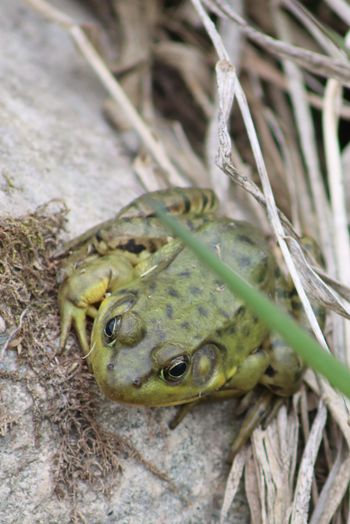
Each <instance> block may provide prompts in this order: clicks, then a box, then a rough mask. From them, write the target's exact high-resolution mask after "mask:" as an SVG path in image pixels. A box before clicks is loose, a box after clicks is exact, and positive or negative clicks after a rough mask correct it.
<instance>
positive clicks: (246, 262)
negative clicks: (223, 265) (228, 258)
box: [238, 256, 253, 267]
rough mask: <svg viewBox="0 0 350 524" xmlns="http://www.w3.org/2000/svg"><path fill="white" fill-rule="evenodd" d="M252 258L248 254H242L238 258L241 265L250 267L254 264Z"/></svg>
mask: <svg viewBox="0 0 350 524" xmlns="http://www.w3.org/2000/svg"><path fill="white" fill-rule="evenodd" d="M252 262H253V260H252V258H251V257H248V256H242V257H239V258H238V264H239V266H240V267H249V266H251V265H252Z"/></svg>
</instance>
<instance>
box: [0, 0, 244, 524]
mask: <svg viewBox="0 0 350 524" xmlns="http://www.w3.org/2000/svg"><path fill="white" fill-rule="evenodd" d="M57 5H60V6H61V7H62V8H66V9H68V10H69V9H71V8H72V6H71V2H69V0H62V1H60V2H57ZM73 7H74V9H75V13H77V14H78V16H79V17H80V19H83V20H86V19H88V15H87V14H86V13H84V12H81V11H80V9H79V8H77V6H73ZM0 27H1V31H0V48H1V49H2V50H3V52H2V53H1V56H0V76H1V88H0V89H1V98H0V209H1V216H2V217H3V216H7V215H8V216H10V215H11V216H14V215H15V216H19V215H22V214H24V213H26V212H28V211H33V210H34V209H35V208H36V207H37V206H38V205H40V204H42V203H45V202H47V201H48V200H50V199H53V198H60V199H63V200H64V201H65V202H66V203H67V205H68V207H69V209H70V211H69V215H68V218H69V223H68V233H67V234H68V236H74V235H76V234H79V233H80V232H82V231H84V230H85V229H86V228H87V227H89V226H91V225H93V224H95V223H97V222H98V221H101V220H104V219H106V218H109V217H111V216H113V214H114V213H115V212H116V211H117V210H118V209H119V208H120V207H122V205H125V204H126V203H128V202H129V201H130V200H131V199H132V198H134V197H135V196H137V195H138V194H141V192H142V188H141V187H140V186H139V185H138V184H137V181H136V179H135V178H134V176H133V174H132V170H131V166H130V160H129V159H128V157H127V155H126V154H125V152H124V150H123V147H122V145H121V143H120V142H119V141H118V137H117V136H116V133H115V132H114V131H113V130H112V129H111V128H110V127H109V126H108V125H107V124H106V122H105V120H104V119H103V117H102V115H101V109H100V108H101V105H102V102H103V100H104V97H105V93H104V90H103V88H102V87H101V86H100V85H99V82H98V80H96V78H95V77H94V75H93V73H92V72H91V71H90V69H89V67H88V66H87V65H86V64H85V63H84V61H83V59H82V58H81V57H80V56H79V54H78V53H77V51H76V50H75V49H74V46H73V45H72V43H71V41H70V39H69V37H68V36H67V35H66V33H65V32H64V31H63V30H61V29H60V28H58V27H56V26H55V25H53V24H51V23H49V22H47V21H45V20H43V19H42V18H40V16H39V15H37V14H36V13H34V12H32V11H31V9H30V8H29V7H27V6H26V4H25V3H24V2H21V1H20V0H2V2H1V9H0ZM4 51H5V52H4ZM4 364H5V365H7V366H8V367H9V368H12V369H14V368H16V359H15V355H14V352H12V351H8V353H7V355H6V359H5V361H4V363H3V364H2V366H4ZM96 394H97V395H98V393H96ZM38 395H39V396H40V395H45V391H41V390H40V388H38ZM0 400H1V402H2V403H3V407H4V408H6V409H7V412H10V413H11V414H13V417H14V419H16V424H14V425H13V426H12V427H11V421H10V422H9V429H8V431H7V432H6V434H5V435H4V436H0V464H1V468H0V522H1V523H2V524H10V523H18V522H21V523H22V524H27V523H28V524H29V523H30V524H31V523H41V522H43V523H44V522H45V523H56V522H60V523H61V524H64V523H68V522H70V519H71V505H70V502H69V500H67V499H63V500H59V499H57V497H56V496H55V494H54V493H53V489H54V486H53V476H52V457H53V455H54V453H55V441H54V439H53V433H52V429H51V427H50V421H49V420H48V421H47V422H46V423H45V424H44V425H43V426H42V427H41V439H40V442H39V447H35V445H34V435H33V419H32V413H31V410H32V397H31V396H30V395H29V394H28V391H27V389H26V387H25V385H23V384H21V383H13V382H9V381H5V380H3V381H1V398H0ZM99 402H100V409H99V423H101V424H102V425H103V427H105V428H106V429H107V430H109V431H112V432H117V433H118V434H119V435H121V436H122V437H124V438H125V439H127V440H128V441H130V442H132V444H133V445H134V446H135V447H136V448H137V450H139V451H140V453H141V454H142V455H143V457H144V458H145V459H146V460H148V461H149V462H151V463H153V464H154V465H156V466H157V467H158V468H159V469H160V470H161V471H163V472H164V473H166V474H167V475H168V476H169V477H170V478H171V479H172V481H173V482H174V484H175V485H176V487H177V489H178V494H176V493H174V492H173V491H172V490H171V489H169V485H168V484H167V483H166V482H164V481H161V480H160V479H158V478H157V477H156V476H154V475H153V474H152V473H151V472H150V471H148V470H147V468H145V467H144V466H142V465H141V464H139V463H138V462H137V461H136V460H133V459H124V460H123V459H122V462H123V469H124V472H123V474H122V475H121V476H120V478H118V479H117V480H116V484H115V489H114V490H113V492H112V494H111V496H110V497H105V496H104V495H102V494H101V492H100V491H99V490H94V489H92V488H91V487H90V486H89V485H88V484H85V483H83V482H82V483H81V485H80V486H79V493H78V496H77V510H78V513H80V514H81V516H82V517H83V519H85V520H84V522H87V523H91V524H95V523H96V524H97V523H110V524H112V523H119V524H127V523H133V524H138V523H146V524H147V523H155V522H156V523H174V524H177V523H180V522H181V523H192V524H195V523H203V522H204V523H215V522H218V515H219V510H220V506H221V503H222V499H223V493H224V487H225V479H226V476H227V474H228V465H227V464H226V462H225V458H226V457H227V453H228V450H229V445H230V442H231V440H232V438H233V432H234V429H233V420H232V419H233V414H234V409H233V403H232V402H231V401H227V402H224V403H221V404H220V403H217V404H211V405H206V406H201V407H198V408H197V409H195V410H194V411H193V413H192V414H190V415H189V416H188V417H187V418H186V419H185V420H184V421H183V423H182V424H181V425H180V426H179V427H178V428H177V429H176V430H174V431H170V430H169V429H168V421H169V420H170V418H171V417H172V416H173V414H174V412H175V410H174V409H170V408H169V409H166V408H163V409H141V408H129V407H125V406H119V405H117V404H113V403H111V402H109V401H107V400H105V399H103V398H102V397H101V398H100V399H99ZM183 498H187V501H188V502H187V503H185V502H184V501H183ZM248 521H249V517H248V513H247V509H246V506H245V503H244V498H243V497H242V496H240V497H238V499H237V501H236V503H235V506H234V507H233V508H232V510H231V512H230V514H229V516H228V519H227V522H231V523H245V522H248Z"/></svg>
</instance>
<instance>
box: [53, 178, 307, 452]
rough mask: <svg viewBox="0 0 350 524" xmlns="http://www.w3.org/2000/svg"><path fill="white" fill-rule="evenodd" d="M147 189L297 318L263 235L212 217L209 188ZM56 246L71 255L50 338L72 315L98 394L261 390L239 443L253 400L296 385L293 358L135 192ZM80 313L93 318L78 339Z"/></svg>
mask: <svg viewBox="0 0 350 524" xmlns="http://www.w3.org/2000/svg"><path fill="white" fill-rule="evenodd" d="M150 196H151V197H152V199H153V200H156V201H158V202H160V203H162V205H163V206H164V207H165V208H166V209H167V210H168V212H169V213H172V214H173V215H176V217H177V219H178V220H179V221H180V222H181V223H182V224H183V225H184V226H185V227H187V228H189V229H190V230H192V231H193V232H194V233H195V234H196V235H197V237H198V238H199V239H200V240H202V242H203V243H204V244H206V246H207V247H208V248H209V249H210V250H211V251H213V252H215V253H216V254H217V256H218V257H219V258H220V259H221V260H222V261H223V262H224V263H225V264H227V265H228V266H230V267H232V268H233V269H234V270H236V271H237V272H239V274H240V275H241V276H242V277H243V278H245V279H246V280H247V281H249V282H250V283H251V284H252V285H254V286H255V287H257V288H259V289H260V290H261V291H263V292H264V293H265V294H266V295H268V296H269V297H270V298H271V299H273V300H275V301H276V302H277V303H279V304H280V305H281V307H282V308H284V309H285V310H287V311H289V312H290V313H292V314H294V315H295V316H297V317H299V318H300V317H301V313H300V304H299V302H298V300H297V299H296V295H295V291H294V288H293V286H292V285H291V283H289V282H288V281H287V280H286V279H285V278H284V277H283V275H282V273H281V271H280V270H279V268H278V265H277V263H276V260H275V257H274V256H273V254H272V251H271V248H270V247H269V245H268V243H267V241H266V239H265V238H264V236H263V234H262V233H261V232H260V231H259V229H257V228H256V227H254V226H253V225H251V224H248V223H247V222H243V221H238V220H233V219H231V218H227V217H223V216H220V215H219V214H218V213H217V206H218V202H217V198H216V196H215V194H214V192H213V191H211V190H209V189H196V188H190V189H180V188H174V189H170V190H165V191H157V192H153V193H151V194H150ZM67 249H68V251H69V252H70V253H71V255H70V257H68V259H67V261H66V263H65V266H64V267H63V268H62V270H61V273H60V280H61V286H60V290H59V307H60V314H61V347H62V348H63V347H64V346H65V343H66V340H67V336H68V334H69V331H70V328H71V324H72V323H73V324H74V327H75V330H76V333H77V335H78V338H79V342H80V345H81V347H82V349H83V351H84V352H85V354H86V355H87V357H88V361H89V363H90V365H91V369H92V372H93V374H94V376H95V378H96V381H97V383H98V385H99V387H100V388H101V390H102V391H103V393H104V394H105V395H106V396H107V397H108V398H110V399H112V400H114V401H117V402H123V403H127V404H133V405H142V406H157V407H158V406H174V405H188V406H189V405H193V404H194V403H197V402H198V401H200V400H203V399H225V398H228V397H240V396H247V395H248V396H247V398H250V397H249V394H250V392H252V391H255V390H258V391H261V393H260V397H259V398H260V401H259V402H256V401H254V402H253V406H252V408H251V410H250V414H249V416H248V419H247V420H248V422H246V423H245V424H244V426H243V429H242V430H241V433H242V435H241V436H240V437H239V439H238V440H239V446H241V445H242V443H243V442H244V441H245V440H246V439H247V438H248V437H249V434H250V432H251V431H252V428H253V427H254V426H255V425H257V424H258V423H259V421H260V420H261V418H262V416H263V415H262V413H265V415H266V410H265V411H264V409H265V408H264V409H262V408H261V406H262V405H263V406H265V404H266V403H268V404H269V403H270V400H271V397H272V394H274V395H278V396H279V397H287V396H289V395H291V394H293V393H294V392H295V391H296V390H297V389H298V388H299V385H300V381H301V378H302V374H303V363H302V362H301V360H300V358H299V357H298V356H297V355H296V354H295V353H294V352H293V351H292V350H291V349H290V348H289V347H288V346H286V344H285V343H284V341H283V340H282V339H281V338H280V337H279V336H277V335H276V334H271V333H269V331H268V329H267V327H266V325H265V324H264V322H262V321H261V320H260V319H259V318H258V317H257V316H256V315H255V314H254V313H253V312H252V311H250V310H249V308H247V307H246V305H245V304H244V302H242V300H240V299H239V298H237V297H235V296H234V295H233V294H232V293H231V292H230V291H229V290H228V289H227V287H226V286H225V284H224V283H223V282H222V281H220V279H219V278H218V277H217V276H216V275H215V274H214V273H212V272H211V271H209V270H208V269H207V268H206V267H205V266H203V264H202V263H201V262H199V261H198V260H197V258H196V257H195V255H194V254H193V252H192V251H191V249H190V248H188V247H186V246H184V244H183V243H182V242H181V241H180V240H178V239H176V238H174V237H173V236H172V234H171V233H169V231H168V230H167V229H166V228H165V226H163V225H162V224H161V223H160V222H159V220H158V219H157V217H156V216H155V214H154V211H153V209H152V208H151V207H150V206H149V200H147V195H144V196H141V197H139V198H137V199H136V200H134V201H133V202H132V203H131V204H130V205H128V206H127V207H125V208H123V209H122V210H121V211H120V212H119V214H118V215H117V216H116V218H114V219H113V220H110V221H107V222H105V223H103V224H100V225H99V226H97V227H95V228H93V229H91V230H89V231H88V232H87V233H86V234H84V235H82V236H81V237H79V238H78V239H75V240H74V241H72V242H71V243H70V244H69V245H68V246H67ZM87 317H91V318H92V319H93V327H92V332H91V341H90V342H89V339H88V335H87V328H86V319H87ZM265 415H264V416H265ZM236 448H237V445H236ZM237 449H238V448H237Z"/></svg>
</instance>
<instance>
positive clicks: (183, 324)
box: [180, 320, 191, 330]
mask: <svg viewBox="0 0 350 524" xmlns="http://www.w3.org/2000/svg"><path fill="white" fill-rule="evenodd" d="M180 327H181V328H182V329H186V330H188V329H190V327H191V324H190V323H189V322H187V321H186V320H185V322H182V323H181V324H180Z"/></svg>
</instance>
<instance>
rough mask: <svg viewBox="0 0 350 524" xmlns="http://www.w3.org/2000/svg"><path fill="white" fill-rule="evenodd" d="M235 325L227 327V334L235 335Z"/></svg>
mask: <svg viewBox="0 0 350 524" xmlns="http://www.w3.org/2000/svg"><path fill="white" fill-rule="evenodd" d="M236 331H237V330H236V326H233V325H232V326H230V327H229V329H228V334H229V335H235V334H236Z"/></svg>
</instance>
